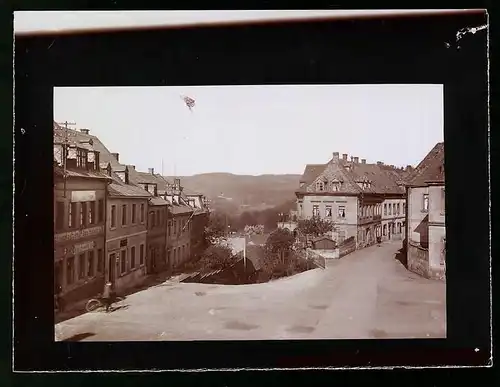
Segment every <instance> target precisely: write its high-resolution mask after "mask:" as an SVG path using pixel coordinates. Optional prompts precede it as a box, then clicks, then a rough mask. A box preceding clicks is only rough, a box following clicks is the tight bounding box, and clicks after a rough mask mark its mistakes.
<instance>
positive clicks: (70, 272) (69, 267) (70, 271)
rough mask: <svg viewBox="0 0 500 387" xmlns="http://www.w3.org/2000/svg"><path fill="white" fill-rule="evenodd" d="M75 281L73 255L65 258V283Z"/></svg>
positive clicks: (69, 283)
mask: <svg viewBox="0 0 500 387" xmlns="http://www.w3.org/2000/svg"><path fill="white" fill-rule="evenodd" d="M74 281H75V257H68V259H67V260H66V284H68V285H71V284H72V283H73V282H74Z"/></svg>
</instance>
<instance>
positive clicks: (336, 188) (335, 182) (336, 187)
mask: <svg viewBox="0 0 500 387" xmlns="http://www.w3.org/2000/svg"><path fill="white" fill-rule="evenodd" d="M331 186H332V191H333V192H338V191H340V188H341V187H342V182H341V181H339V180H333V181H332V182H331Z"/></svg>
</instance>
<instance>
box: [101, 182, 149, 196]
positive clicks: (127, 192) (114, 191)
mask: <svg viewBox="0 0 500 387" xmlns="http://www.w3.org/2000/svg"><path fill="white" fill-rule="evenodd" d="M108 192H109V196H111V197H124V196H126V197H135V198H148V197H150V196H151V195H150V194H149V193H148V192H146V191H144V190H143V189H142V188H139V187H136V186H135V185H130V184H119V183H116V182H113V183H111V184H110V185H109V187H108Z"/></svg>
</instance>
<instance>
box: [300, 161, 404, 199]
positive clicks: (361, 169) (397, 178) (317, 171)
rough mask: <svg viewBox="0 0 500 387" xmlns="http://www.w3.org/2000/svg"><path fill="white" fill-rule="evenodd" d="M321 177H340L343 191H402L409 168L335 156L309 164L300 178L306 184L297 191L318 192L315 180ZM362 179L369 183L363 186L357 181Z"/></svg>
mask: <svg viewBox="0 0 500 387" xmlns="http://www.w3.org/2000/svg"><path fill="white" fill-rule="evenodd" d="M321 177H325V180H334V179H336V180H339V181H341V182H342V188H341V191H340V192H339V193H341V194H342V193H345V194H360V193H373V194H403V193H404V185H403V183H404V181H405V179H406V177H407V172H406V171H405V170H403V169H401V168H396V167H392V166H389V165H385V164H366V163H359V162H358V163H353V162H350V161H346V160H343V159H340V160H338V161H334V160H333V159H332V160H330V161H329V162H328V163H326V164H308V165H306V167H305V170H304V173H303V175H302V177H301V179H300V182H301V183H304V184H303V185H302V186H301V187H300V188H299V189H298V190H297V191H296V192H297V193H312V192H317V191H315V189H314V187H313V184H314V183H315V182H316V181H318V179H320V178H321ZM362 181H367V182H369V183H370V185H369V186H368V187H366V188H364V189H363V188H361V187H360V186H359V185H358V182H362ZM325 193H328V191H325Z"/></svg>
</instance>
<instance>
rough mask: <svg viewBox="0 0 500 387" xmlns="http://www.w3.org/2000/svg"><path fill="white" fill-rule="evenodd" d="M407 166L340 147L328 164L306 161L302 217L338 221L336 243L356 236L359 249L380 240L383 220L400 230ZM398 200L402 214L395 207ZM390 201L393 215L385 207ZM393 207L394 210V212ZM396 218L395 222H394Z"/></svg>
mask: <svg viewBox="0 0 500 387" xmlns="http://www.w3.org/2000/svg"><path fill="white" fill-rule="evenodd" d="M407 173H408V168H407V169H406V170H404V169H403V168H396V167H394V166H393V165H385V164H383V163H382V162H377V163H376V164H367V163H366V160H365V159H362V160H361V162H359V158H358V157H351V159H350V160H348V155H347V154H343V155H342V158H340V157H339V153H338V152H334V153H333V157H332V159H331V160H330V161H329V162H328V163H326V164H314V165H307V166H306V168H305V171H304V174H303V175H302V177H301V179H300V187H299V189H298V190H297V191H296V196H297V215H298V219H299V220H300V219H307V218H311V217H319V218H322V219H328V220H330V221H332V222H333V223H334V228H333V230H332V232H331V237H332V239H333V240H335V241H336V242H337V243H341V242H343V241H344V240H345V239H348V238H350V237H354V238H355V240H356V246H357V247H358V248H361V247H365V246H369V245H372V244H374V243H376V241H377V238H378V237H380V238H381V239H382V236H383V225H384V224H385V225H386V227H389V225H390V227H391V234H393V233H392V230H393V227H395V228H394V230H395V231H396V232H395V234H399V235H401V234H402V228H401V227H402V225H401V226H400V227H399V228H398V226H397V223H398V221H399V223H401V222H402V221H403V218H402V216H403V215H402V212H401V211H403V203H404V198H405V196H404V195H405V191H404V184H403V180H404V178H405V176H406V174H407ZM398 204H399V209H400V213H399V216H398V212H397V208H398ZM384 205H385V208H388V207H389V205H390V206H391V215H390V217H389V215H386V216H385V219H384V222H383V208H384ZM393 209H395V212H396V215H395V216H392V214H393ZM392 222H394V223H395V224H396V226H392Z"/></svg>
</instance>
